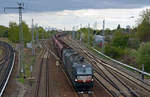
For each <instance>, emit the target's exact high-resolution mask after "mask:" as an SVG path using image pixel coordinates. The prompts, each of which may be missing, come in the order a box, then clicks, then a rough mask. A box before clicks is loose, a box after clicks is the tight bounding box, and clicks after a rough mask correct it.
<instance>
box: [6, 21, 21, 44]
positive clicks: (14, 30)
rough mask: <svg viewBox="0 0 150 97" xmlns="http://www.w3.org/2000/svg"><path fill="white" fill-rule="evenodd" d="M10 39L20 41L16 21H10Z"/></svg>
mask: <svg viewBox="0 0 150 97" xmlns="http://www.w3.org/2000/svg"><path fill="white" fill-rule="evenodd" d="M8 39H9V40H10V41H12V42H15V43H16V42H19V27H18V25H17V24H16V23H15V22H10V23H9V29H8Z"/></svg>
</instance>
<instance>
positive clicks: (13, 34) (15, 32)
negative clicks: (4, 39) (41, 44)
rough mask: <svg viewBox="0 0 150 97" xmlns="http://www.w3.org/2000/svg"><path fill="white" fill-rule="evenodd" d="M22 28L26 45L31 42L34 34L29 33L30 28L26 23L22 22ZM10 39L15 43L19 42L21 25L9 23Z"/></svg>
mask: <svg viewBox="0 0 150 97" xmlns="http://www.w3.org/2000/svg"><path fill="white" fill-rule="evenodd" d="M22 28H23V39H24V42H25V43H26V42H29V41H31V37H32V34H31V32H30V31H29V27H28V25H27V24H26V23H25V22H22ZM8 39H9V40H10V41H12V42H15V43H18V42H19V25H17V24H16V23H15V22H10V23H9V30H8Z"/></svg>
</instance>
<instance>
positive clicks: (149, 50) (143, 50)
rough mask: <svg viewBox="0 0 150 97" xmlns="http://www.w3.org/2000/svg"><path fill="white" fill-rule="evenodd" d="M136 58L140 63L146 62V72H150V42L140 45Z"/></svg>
mask: <svg viewBox="0 0 150 97" xmlns="http://www.w3.org/2000/svg"><path fill="white" fill-rule="evenodd" d="M136 60H137V62H138V64H139V65H141V64H144V66H145V71H146V72H150V42H147V43H142V44H141V45H140V48H139V49H138V54H137V56H136Z"/></svg>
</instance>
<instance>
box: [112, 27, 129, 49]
mask: <svg viewBox="0 0 150 97" xmlns="http://www.w3.org/2000/svg"><path fill="white" fill-rule="evenodd" d="M128 40H129V35H128V34H124V33H123V31H122V30H121V29H119V30H116V32H115V34H114V37H113V39H112V45H113V46H115V47H119V48H123V49H124V48H126V47H127V45H128Z"/></svg>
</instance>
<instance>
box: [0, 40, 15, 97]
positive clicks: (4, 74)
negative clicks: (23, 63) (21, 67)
mask: <svg viewBox="0 0 150 97" xmlns="http://www.w3.org/2000/svg"><path fill="white" fill-rule="evenodd" d="M0 46H2V47H3V50H4V51H3V52H4V53H3V54H4V57H3V58H1V60H0V61H1V62H0V97H1V96H2V95H3V92H4V90H5V88H6V85H7V83H8V81H9V78H10V75H11V72H12V70H13V67H14V61H15V53H14V50H13V47H12V46H10V45H9V44H8V43H5V42H2V41H0Z"/></svg>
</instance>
